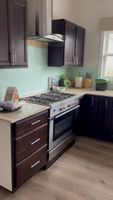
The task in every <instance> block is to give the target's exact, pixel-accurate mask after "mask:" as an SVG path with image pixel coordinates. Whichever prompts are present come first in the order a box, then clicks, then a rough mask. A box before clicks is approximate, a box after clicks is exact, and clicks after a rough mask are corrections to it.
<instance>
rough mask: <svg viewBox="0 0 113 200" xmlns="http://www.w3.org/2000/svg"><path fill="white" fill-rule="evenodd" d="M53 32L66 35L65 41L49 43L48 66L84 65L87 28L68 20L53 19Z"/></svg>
mask: <svg viewBox="0 0 113 200" xmlns="http://www.w3.org/2000/svg"><path fill="white" fill-rule="evenodd" d="M52 29H53V30H52V32H53V33H57V34H61V35H63V36H64V43H61V42H59V43H58V42H56V43H49V45H48V66H63V65H65V66H66V65H68V66H69V65H70V66H71V65H72V66H82V65H83V55H84V39H85V29H84V28H82V27H79V26H77V25H75V24H73V23H71V22H69V21H67V20H64V19H60V20H53V27H52Z"/></svg>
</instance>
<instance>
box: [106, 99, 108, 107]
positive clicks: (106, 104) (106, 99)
mask: <svg viewBox="0 0 113 200" xmlns="http://www.w3.org/2000/svg"><path fill="white" fill-rule="evenodd" d="M107 108H108V100H107V99H106V109H107Z"/></svg>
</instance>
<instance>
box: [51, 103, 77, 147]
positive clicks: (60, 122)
mask: <svg viewBox="0 0 113 200" xmlns="http://www.w3.org/2000/svg"><path fill="white" fill-rule="evenodd" d="M79 107H80V106H79V105H78V106H76V107H74V108H72V109H70V110H68V111H66V112H64V113H62V114H60V115H57V116H56V117H55V118H53V119H50V124H49V150H51V149H53V148H54V147H56V146H57V145H58V144H60V143H61V142H63V140H64V139H65V138H66V137H69V136H70V135H71V134H73V128H74V126H75V121H76V118H77V113H78V109H79Z"/></svg>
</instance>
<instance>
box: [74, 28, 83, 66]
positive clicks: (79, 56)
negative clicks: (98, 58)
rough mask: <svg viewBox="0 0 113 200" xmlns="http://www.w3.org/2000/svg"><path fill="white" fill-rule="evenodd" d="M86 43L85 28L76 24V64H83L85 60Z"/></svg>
mask: <svg viewBox="0 0 113 200" xmlns="http://www.w3.org/2000/svg"><path fill="white" fill-rule="evenodd" d="M84 44H85V29H84V28H82V27H80V26H76V37H75V55H74V58H75V59H74V62H75V65H76V66H83V61H84Z"/></svg>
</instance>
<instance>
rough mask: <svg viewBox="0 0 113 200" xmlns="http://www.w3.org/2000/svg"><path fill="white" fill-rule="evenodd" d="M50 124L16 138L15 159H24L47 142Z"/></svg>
mask: <svg viewBox="0 0 113 200" xmlns="http://www.w3.org/2000/svg"><path fill="white" fill-rule="evenodd" d="M47 136H48V125H44V126H43V127H40V128H37V129H35V130H32V131H30V132H29V133H28V134H26V135H24V136H22V137H18V138H16V139H15V160H16V163H18V162H20V161H22V160H23V159H25V158H26V157H27V156H29V155H30V154H32V153H33V152H34V151H36V150H38V149H40V148H41V147H43V146H44V145H45V144H47Z"/></svg>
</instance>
